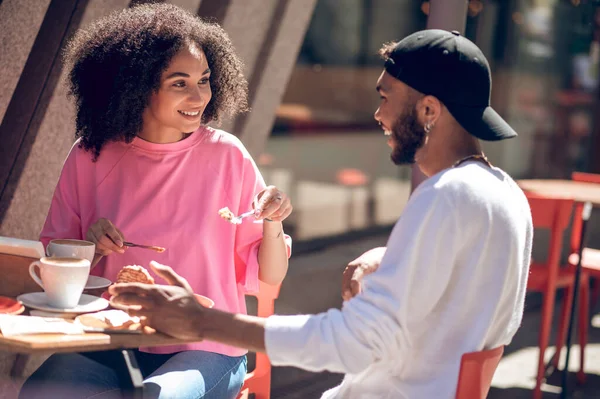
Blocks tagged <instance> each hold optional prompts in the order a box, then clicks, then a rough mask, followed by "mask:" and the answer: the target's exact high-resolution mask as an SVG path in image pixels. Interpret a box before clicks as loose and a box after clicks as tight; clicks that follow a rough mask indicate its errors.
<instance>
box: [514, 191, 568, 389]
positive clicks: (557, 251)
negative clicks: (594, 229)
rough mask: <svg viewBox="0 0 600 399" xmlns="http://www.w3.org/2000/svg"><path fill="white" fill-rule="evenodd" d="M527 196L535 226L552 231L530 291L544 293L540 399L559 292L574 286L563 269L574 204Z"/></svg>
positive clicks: (532, 275)
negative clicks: (545, 254)
mask: <svg viewBox="0 0 600 399" xmlns="http://www.w3.org/2000/svg"><path fill="white" fill-rule="evenodd" d="M526 195H527V199H528V200H529V206H530V207H531V216H532V219H533V226H534V227H535V228H538V229H548V230H549V231H550V245H549V248H548V256H547V259H546V262H545V263H540V262H537V261H536V260H533V259H532V262H531V266H530V272H529V279H528V281H527V290H528V291H535V292H540V293H541V294H542V295H543V303H542V320H541V326H540V333H539V339H538V346H539V349H540V353H539V359H538V371H537V377H536V383H535V389H534V395H533V397H534V399H540V398H541V395H542V391H541V385H542V380H543V379H544V372H545V365H544V354H545V352H546V348H547V347H548V341H549V339H550V330H551V327H552V315H553V310H554V302H555V298H556V290H557V289H559V288H569V287H572V286H573V284H574V274H573V273H572V271H570V270H568V269H566V268H561V267H560V263H561V261H560V257H561V249H562V244H563V234H564V232H565V230H566V229H567V226H568V225H569V221H570V218H571V213H572V211H573V200H570V199H552V198H545V197H540V196H537V195H534V194H531V193H526Z"/></svg>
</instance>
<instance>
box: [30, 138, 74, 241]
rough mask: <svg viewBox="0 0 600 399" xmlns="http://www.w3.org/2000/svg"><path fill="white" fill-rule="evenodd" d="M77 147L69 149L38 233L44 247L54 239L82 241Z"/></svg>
mask: <svg viewBox="0 0 600 399" xmlns="http://www.w3.org/2000/svg"><path fill="white" fill-rule="evenodd" d="M77 145H78V144H77V143H75V145H74V146H73V147H72V148H71V151H70V152H69V155H68V156H67V159H66V160H65V162H64V164H63V168H62V171H61V173H60V177H59V179H58V184H57V185H56V188H55V189H54V195H53V196H52V202H51V203H50V209H49V210H48V215H47V216H46V221H45V223H44V227H43V228H42V231H41V233H40V241H41V242H42V243H43V244H44V247H46V246H47V245H48V243H49V242H50V240H53V239H55V238H74V239H84V237H83V233H82V228H81V211H80V187H79V186H78V176H77V157H78V156H77V152H78V151H79V150H80V149H79V148H78V147H77Z"/></svg>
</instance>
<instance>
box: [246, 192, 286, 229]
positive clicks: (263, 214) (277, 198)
mask: <svg viewBox="0 0 600 399" xmlns="http://www.w3.org/2000/svg"><path fill="white" fill-rule="evenodd" d="M252 206H253V207H254V215H255V216H256V218H257V219H267V220H269V221H273V222H283V221H284V220H285V219H286V218H287V217H288V216H290V214H291V213H292V209H293V207H292V202H291V201H290V199H289V197H288V196H287V195H286V194H285V193H284V192H283V191H280V190H279V189H278V188H277V187H275V186H268V187H267V188H265V189H264V190H262V191H261V192H260V193H258V194H257V195H256V197H254V202H253V204H252Z"/></svg>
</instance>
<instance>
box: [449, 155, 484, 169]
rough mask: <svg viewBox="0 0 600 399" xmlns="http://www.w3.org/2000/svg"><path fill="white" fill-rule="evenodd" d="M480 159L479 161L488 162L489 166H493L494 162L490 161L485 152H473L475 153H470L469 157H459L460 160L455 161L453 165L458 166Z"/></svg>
mask: <svg viewBox="0 0 600 399" xmlns="http://www.w3.org/2000/svg"><path fill="white" fill-rule="evenodd" d="M471 160H473V161H479V162H483V163H484V164H486V165H487V166H488V167H490V168H491V167H492V164H491V162H490V161H488V159H487V157H486V156H485V155H483V154H473V155H469V156H467V157H464V158H462V159H459V160H458V161H456V162H454V165H452V167H453V168H456V167H457V166H459V165H460V164H462V163H464V162H467V161H471Z"/></svg>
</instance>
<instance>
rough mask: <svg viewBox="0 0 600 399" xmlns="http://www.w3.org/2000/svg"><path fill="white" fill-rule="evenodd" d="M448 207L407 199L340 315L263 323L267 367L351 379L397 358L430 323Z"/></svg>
mask: <svg viewBox="0 0 600 399" xmlns="http://www.w3.org/2000/svg"><path fill="white" fill-rule="evenodd" d="M448 202H449V201H448V200H447V199H445V198H444V197H441V196H440V195H437V194H436V192H435V188H434V187H427V188H424V189H423V190H418V191H417V192H415V194H414V195H413V197H412V198H411V199H410V201H409V203H408V204H407V206H406V208H405V210H404V212H403V215H402V217H401V219H400V220H399V221H398V222H397V223H396V226H395V227H394V230H393V231H392V234H391V235H390V238H389V240H388V244H387V251H386V253H385V256H384V258H383V260H382V262H381V265H380V267H379V269H378V270H377V271H376V272H374V273H373V274H371V275H368V276H366V277H365V279H364V290H363V292H362V293H361V294H360V295H357V296H356V297H355V298H353V299H351V300H349V301H347V302H345V303H344V305H343V307H342V309H341V310H338V309H330V310H329V311H328V312H325V313H321V314H318V315H310V316H309V315H300V316H271V317H270V318H268V319H267V323H266V332H265V343H266V350H267V354H268V356H269V358H270V360H271V362H272V363H273V364H274V365H290V366H295V367H300V368H303V369H306V370H310V371H321V370H329V371H332V372H340V373H351V374H354V373H358V372H360V371H362V370H364V369H365V368H367V367H368V366H370V365H371V364H374V363H376V362H379V361H386V360H387V359H389V358H392V357H393V358H395V359H398V358H400V359H402V357H403V356H404V355H405V353H406V350H407V348H409V347H410V346H411V341H412V339H413V337H412V336H411V333H410V332H411V331H412V332H414V331H415V329H414V328H413V327H414V326H415V325H418V324H419V323H420V322H421V321H422V320H423V319H424V318H426V317H434V316H432V314H434V312H435V307H436V304H438V303H439V301H440V300H441V298H442V296H443V293H444V291H445V289H446V287H447V285H448V282H449V280H450V276H451V274H452V270H453V268H454V264H455V261H454V259H453V256H452V254H453V253H456V248H454V246H455V245H456V242H457V239H456V235H457V231H458V230H457V229H458V217H457V216H456V213H455V212H453V209H452V208H453V207H452V206H451V205H450V204H449V203H448ZM406 361H407V362H410V359H406Z"/></svg>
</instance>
